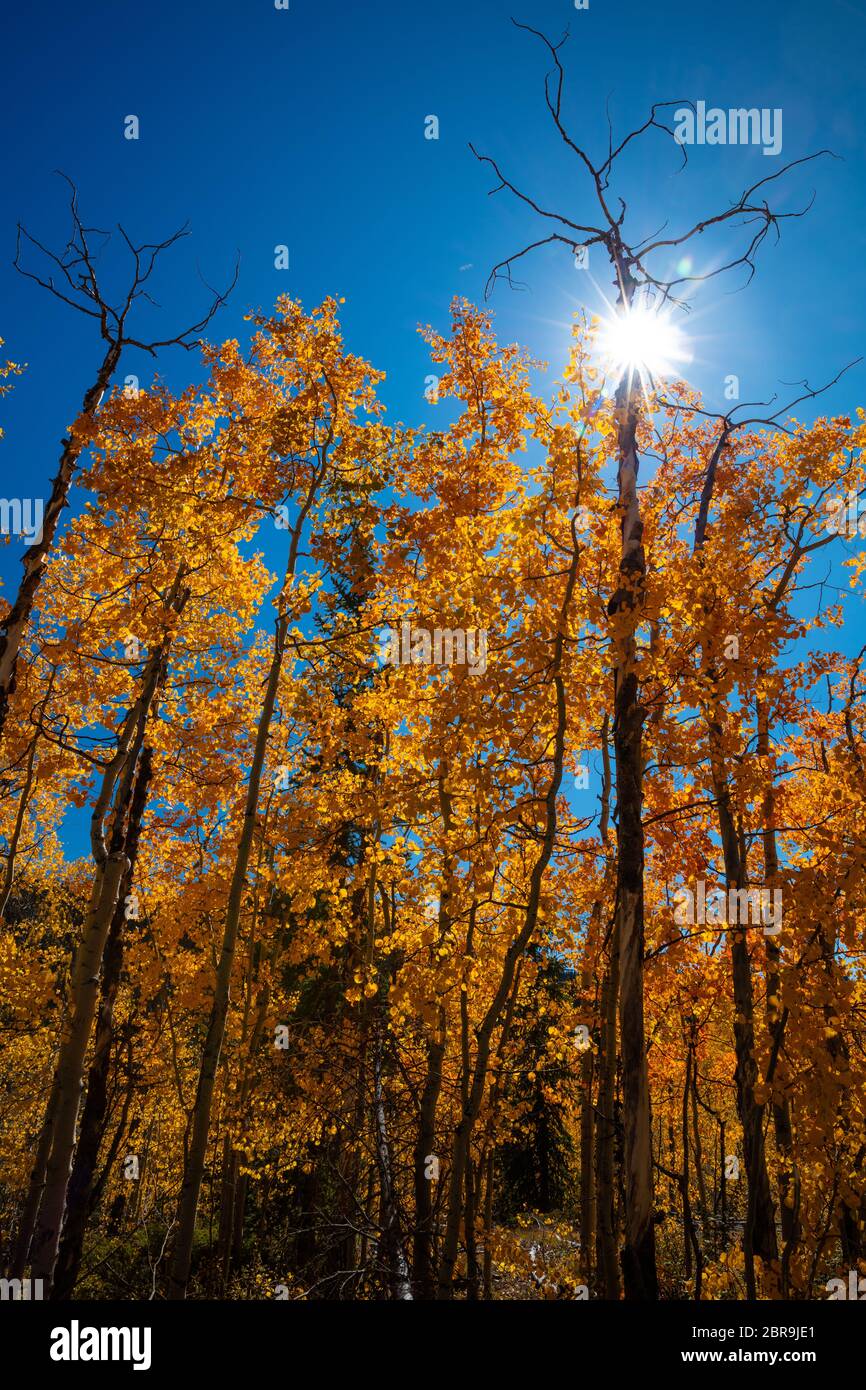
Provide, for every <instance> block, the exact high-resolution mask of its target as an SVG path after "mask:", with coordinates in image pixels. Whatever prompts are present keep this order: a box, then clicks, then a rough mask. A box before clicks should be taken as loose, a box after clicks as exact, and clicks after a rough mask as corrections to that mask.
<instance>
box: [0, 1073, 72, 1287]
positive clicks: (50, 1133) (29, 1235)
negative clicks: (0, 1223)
mask: <svg viewBox="0 0 866 1390" xmlns="http://www.w3.org/2000/svg"><path fill="white" fill-rule="evenodd" d="M59 1094H60V1082H59V1079H58V1076H57V1072H56V1070H55V1072H54V1077H53V1079H52V1082H51V1090H50V1092H49V1095H48V1104H47V1106H46V1107H45V1114H44V1115H43V1117H42V1128H41V1129H40V1131H39V1140H38V1142H37V1145H36V1154H35V1156H34V1159H33V1167H32V1168H31V1169H30V1179H29V1182H28V1185H27V1196H26V1198H25V1200H24V1210H23V1211H22V1213H21V1221H20V1224H19V1226H18V1233H17V1235H16V1237H15V1247H14V1249H13V1252H12V1262H11V1265H10V1267H9V1277H10V1278H11V1279H21V1278H23V1276H24V1270H25V1269H26V1268H27V1263H28V1260H29V1259H30V1247H31V1244H32V1241H33V1233H34V1231H35V1230H36V1219H37V1217H38V1215H39V1207H40V1205H41V1202H42V1193H43V1191H44V1190H45V1173H46V1170H47V1168H48V1160H49V1158H50V1157H51V1144H52V1140H53V1138H54V1120H55V1117H56V1115H57V1099H58V1096H59Z"/></svg>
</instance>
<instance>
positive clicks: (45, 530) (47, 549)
mask: <svg viewBox="0 0 866 1390" xmlns="http://www.w3.org/2000/svg"><path fill="white" fill-rule="evenodd" d="M120 354H121V344H120V343H117V342H112V343H109V346H108V348H107V349H106V353H105V356H104V357H103V359H102V364H101V366H100V368H99V371H98V372H97V373H96V378H95V380H94V382H93V384H92V386H90V387H89V389H88V390H87V391H86V392H85V393H84V399H83V401H82V403H81V413H80V416H79V419H85V420H92V419H93V417H94V415H95V414H96V412H97V410H98V409H99V407H100V405H101V403H102V398H103V396H104V395H105V392H106V391H107V390H108V387H109V384H110V382H111V378H112V377H113V376H114V373H115V371H116V370H117V364H118V362H119V361H120ZM83 448H84V444H83V441H82V440H81V439H80V437H79V435H76V433H75V430H74V429H73V430H72V432H71V434H70V437H69V438H68V439H64V440H63V448H62V452H61V454H60V467H59V468H58V470H57V475H56V477H55V478H54V481H53V482H52V484H51V495H50V497H49V498H48V502H47V503H46V506H45V511H44V514H43V517H42V534H41V536H40V538H39V540H38V541H37V542H36V544H35V545H31V546H30V548H29V549H28V550H27V551H26V552H25V554H24V557H23V559H22V561H21V563H22V565H23V566H24V577H23V579H22V580H21V584H20V586H19V589H18V594H17V597H16V599H15V602H14V603H13V605H12V607H11V608H10V610H9V612H8V613H7V614H6V617H5V618H4V619H3V622H2V624H0V738H2V735H3V729H4V726H5V723H6V716H7V714H8V712H9V697H10V696H11V695H12V693H13V691H14V689H15V675H16V671H17V667H18V655H19V652H20V651H21V644H22V642H23V641H24V637H25V635H26V632H27V628H28V625H29V623H30V617H31V614H32V612H33V607H34V604H35V602H36V594H37V591H38V589H39V585H40V584H41V582H42V576H43V574H44V573H45V564H46V561H47V559H48V556H49V554H50V553H51V547H52V546H53V544H54V536H55V534H56V531H57V526H58V523H59V521H60V514H61V512H62V511H63V509H64V507H65V506H66V504H67V501H68V498H69V489H70V487H71V486H72V479H73V477H74V475H75V469H76V465H77V463H78V460H79V457H80V456H81V452H82V449H83Z"/></svg>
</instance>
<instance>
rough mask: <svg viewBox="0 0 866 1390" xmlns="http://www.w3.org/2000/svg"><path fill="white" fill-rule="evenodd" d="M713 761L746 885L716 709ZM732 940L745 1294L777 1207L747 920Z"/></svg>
mask: <svg viewBox="0 0 866 1390" xmlns="http://www.w3.org/2000/svg"><path fill="white" fill-rule="evenodd" d="M708 733H709V741H710V766H711V770H712V779H713V791H714V794H715V799H716V814H717V816H718V823H719V833H720V835H721V840H722V852H723V856H724V864H725V887H726V889H727V890H728V892H730V890H731V889H742V888H745V886H746V866H745V864H744V863H743V860H742V857H741V853H740V844H739V839H738V836H737V832H736V826H735V824H734V816H733V809H732V806H731V793H730V786H729V781H728V774H727V769H726V767H725V764H724V760H723V756H722V752H721V747H722V731H721V725H720V724H719V722H718V718H717V716H716V715H715V714H714V713H713V714H711V715H710V717H709V721H708ZM728 937H729V940H730V946H731V976H732V984H733V995H734V1052H735V1056H736V1067H735V1071H734V1081H735V1085H736V1092H737V1113H738V1115H739V1117H740V1124H741V1125H742V1129H743V1158H744V1160H745V1168H746V1184H747V1189H748V1209H747V1217H746V1229H745V1233H744V1240H743V1253H744V1256H745V1273H746V1296H747V1297H748V1298H750V1299H753V1298H755V1297H756V1296H757V1287H756V1282H755V1257H756V1256H757V1257H758V1258H759V1259H760V1260H761V1261H762V1263H763V1264H764V1266H765V1267H766V1266H769V1265H771V1264H772V1263H773V1262H774V1261H776V1260H778V1257H779V1251H778V1245H777V1242H776V1213H775V1206H774V1203H773V1196H772V1192H771V1190H770V1179H769V1175H768V1173H767V1157H766V1152H765V1147H764V1124H763V1121H764V1107H763V1106H762V1105H759V1104H758V1102H757V1101H756V1099H755V1086H756V1084H757V1081H758V1064H757V1059H756V1056H755V1006H754V994H753V990H752V965H751V958H750V955H749V946H748V941H747V937H746V928H745V926H743V925H741V924H737V923H729V925H728Z"/></svg>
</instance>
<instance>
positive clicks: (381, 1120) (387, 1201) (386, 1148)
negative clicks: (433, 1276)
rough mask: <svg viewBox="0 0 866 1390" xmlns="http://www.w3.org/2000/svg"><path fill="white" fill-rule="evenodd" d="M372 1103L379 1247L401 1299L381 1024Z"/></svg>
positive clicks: (403, 1276)
mask: <svg viewBox="0 0 866 1390" xmlns="http://www.w3.org/2000/svg"><path fill="white" fill-rule="evenodd" d="M373 1106H374V1112H375V1118H376V1126H375V1127H376V1161H377V1164H378V1168H379V1190H380V1193H381V1211H382V1238H381V1248H382V1255H383V1258H384V1262H385V1267H386V1270H387V1273H388V1282H389V1285H390V1289H391V1297H392V1298H395V1299H399V1300H401V1301H404V1302H405V1301H410V1302H411V1299H412V1283H411V1280H410V1277H409V1264H408V1261H407V1259H406V1251H405V1248H404V1245H403V1233H402V1231H401V1230H400V1213H399V1211H398V1208H397V1198H396V1193H395V1190H394V1175H393V1165H392V1161H391V1145H390V1143H389V1141H388V1130H387V1126H386V1123H385V1098H384V1094H383V1091H382V1033H381V1024H379V1025H378V1026H377V1029H376V1046H375V1061H374V1067H373Z"/></svg>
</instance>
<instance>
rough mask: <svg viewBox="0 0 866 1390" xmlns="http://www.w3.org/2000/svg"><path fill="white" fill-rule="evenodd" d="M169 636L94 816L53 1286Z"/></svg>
mask: <svg viewBox="0 0 866 1390" xmlns="http://www.w3.org/2000/svg"><path fill="white" fill-rule="evenodd" d="M183 578H184V572H183V570H182V569H181V570H180V571H179V572H178V574H177V576H176V578H175V581H174V584H173V585H172V590H171V593H170V596H169V599H168V606H169V607H170V608H172V609H173V611H174V612H175V613H177V614H180V613H181V612H182V611H183V608H184V606H185V604H186V601H187V599H188V597H189V590H188V589H184V588H182V584H183ZM169 643H170V638H169V637H168V636H166V637H165V638H164V640H163V642H162V643H160V645H159V646H157V647H156V648H155V649H154V651H153V652H152V653H151V656H150V657H149V659H148V662H147V664H146V666H145V669H144V673H143V676H142V684H141V691H140V694H139V697H138V699H137V701H136V703H135V704H134V705H133V706H132V708H131V709H130V711H129V713H128V715H127V717H126V720H125V721H124V724H123V727H122V729H121V733H120V737H119V741H118V747H117V751H116V753H115V755H114V757H113V758H112V760H111V762H110V763H109V765H108V767H107V768H106V770H105V773H104V775H103V779H102V786H101V789H100V793H99V796H98V797H97V800H96V805H95V807H94V811H93V815H92V816H91V844H92V848H93V856H94V860H95V863H96V873H95V875H94V880H93V888H92V891H91V896H90V905H89V907H88V911H87V916H86V919H85V923H84V928H83V931H82V935H81V940H80V942H79V945H78V949H77V951H76V956H75V963H74V965H73V969H72V980H71V984H70V999H71V1006H70V1017H69V1021H68V1025H67V1027H66V1030H65V1032H64V1037H63V1040H62V1043H61V1047H60V1057H59V1060H58V1064H57V1075H58V1095H57V1113H56V1116H55V1120H54V1135H53V1140H52V1146H51V1156H50V1158H49V1160H48V1167H47V1170H46V1177H45V1190H44V1192H43V1196H42V1205H41V1208H40V1213H39V1221H38V1225H37V1230H36V1234H35V1238H34V1243H33V1272H34V1275H35V1276H36V1277H39V1278H42V1279H44V1281H45V1283H46V1285H48V1287H49V1289H50V1287H51V1284H52V1281H53V1278H54V1267H55V1264H56V1262H57V1253H58V1250H59V1247H60V1237H61V1233H62V1228H63V1219H64V1212H65V1208H66V1194H67V1189H68V1186H69V1179H70V1175H71V1170H72V1160H73V1155H74V1150H75V1130H76V1125H77V1122H78V1113H79V1107H80V1104H81V1092H82V1088H83V1081H84V1064H85V1059H86V1055H87V1049H88V1045H89V1042H90V1036H91V1033H92V1031H93V1021H94V1018H95V1016H96V1006H97V1001H98V997H99V977H100V972H101V970H102V961H103V955H104V952H105V944H106V940H107V938H108V933H109V930H110V927H111V922H112V919H113V917H114V911H115V908H116V906H117V903H118V899H119V896H120V890H121V885H122V883H123V877H124V874H125V873H126V871H127V868H128V864H129V861H128V859H127V857H126V852H125V848H124V846H125V843H126V835H127V821H128V817H129V813H130V808H131V804H132V792H133V785H134V779H135V770H136V766H137V763H138V759H139V757H140V755H141V749H142V745H143V742H144V735H145V730H146V727H147V721H148V718H149V717H150V714H151V711H152V708H153V704H154V701H155V699H156V694H157V690H158V688H159V685H160V683H161V681H162V680H163V678H164V674H165V664H166V660H167V656H168V650H169ZM109 813H110V818H111V830H110V834H109V840H108V843H107V844H106V841H105V834H104V830H105V823H106V819H107V818H108V816H109Z"/></svg>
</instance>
